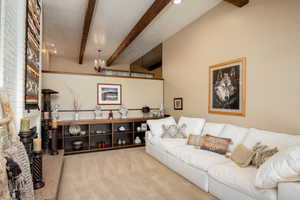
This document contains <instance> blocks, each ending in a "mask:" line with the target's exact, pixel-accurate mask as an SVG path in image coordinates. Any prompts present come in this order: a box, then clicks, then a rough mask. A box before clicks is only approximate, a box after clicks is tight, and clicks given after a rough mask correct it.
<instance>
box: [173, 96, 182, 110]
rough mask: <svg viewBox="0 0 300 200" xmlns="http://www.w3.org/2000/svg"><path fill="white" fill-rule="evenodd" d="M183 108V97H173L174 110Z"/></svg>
mask: <svg viewBox="0 0 300 200" xmlns="http://www.w3.org/2000/svg"><path fill="white" fill-rule="evenodd" d="M182 109H183V99H182V97H180V98H174V110H182Z"/></svg>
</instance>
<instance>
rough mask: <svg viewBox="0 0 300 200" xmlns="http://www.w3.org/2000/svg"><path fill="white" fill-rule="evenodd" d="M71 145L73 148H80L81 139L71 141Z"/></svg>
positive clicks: (81, 144) (81, 145)
mask: <svg viewBox="0 0 300 200" xmlns="http://www.w3.org/2000/svg"><path fill="white" fill-rule="evenodd" d="M72 146H73V149H74V150H80V149H81V148H82V147H83V141H81V140H76V141H73V142H72Z"/></svg>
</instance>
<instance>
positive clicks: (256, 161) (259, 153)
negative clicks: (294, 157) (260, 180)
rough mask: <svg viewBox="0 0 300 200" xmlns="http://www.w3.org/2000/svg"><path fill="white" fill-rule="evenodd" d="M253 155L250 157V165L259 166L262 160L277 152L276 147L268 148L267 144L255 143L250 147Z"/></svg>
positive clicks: (264, 160) (262, 162)
mask: <svg viewBox="0 0 300 200" xmlns="http://www.w3.org/2000/svg"><path fill="white" fill-rule="evenodd" d="M252 150H253V151H254V152H255V155H254V156H253V158H252V163H251V164H252V165H254V166H255V167H256V168H259V167H260V166H261V165H262V164H264V162H266V161H267V160H268V159H269V158H270V157H272V156H273V155H274V154H276V153H277V152H278V149H277V147H275V148H272V149H270V148H269V147H268V146H267V145H263V144H261V143H260V142H258V143H256V144H255V145H254V147H253V149H252Z"/></svg>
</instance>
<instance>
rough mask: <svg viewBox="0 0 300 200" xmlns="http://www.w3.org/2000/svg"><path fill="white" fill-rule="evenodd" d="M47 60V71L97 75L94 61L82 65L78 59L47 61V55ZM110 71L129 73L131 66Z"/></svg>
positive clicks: (114, 67)
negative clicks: (125, 71)
mask: <svg viewBox="0 0 300 200" xmlns="http://www.w3.org/2000/svg"><path fill="white" fill-rule="evenodd" d="M44 57H45V58H46V59H45V60H48V63H46V62H45V63H44V68H43V70H47V71H59V72H76V73H88V74H91V73H92V74H96V72H95V70H94V61H93V60H91V61H84V62H83V64H82V65H80V64H79V63H78V59H75V58H67V57H62V56H50V58H48V59H47V55H46V54H45V55H44ZM108 68H109V69H115V70H127V71H129V69H130V65H129V64H117V65H112V66H110V67H108Z"/></svg>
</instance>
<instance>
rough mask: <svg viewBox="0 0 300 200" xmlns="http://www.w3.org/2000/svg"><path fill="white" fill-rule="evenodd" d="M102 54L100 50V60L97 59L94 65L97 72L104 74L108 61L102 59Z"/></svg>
mask: <svg viewBox="0 0 300 200" xmlns="http://www.w3.org/2000/svg"><path fill="white" fill-rule="evenodd" d="M100 53H101V50H100V49H99V50H98V58H96V59H95V61H94V63H95V64H94V65H95V68H94V69H95V71H96V72H103V71H105V67H106V60H102V59H101V58H100Z"/></svg>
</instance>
